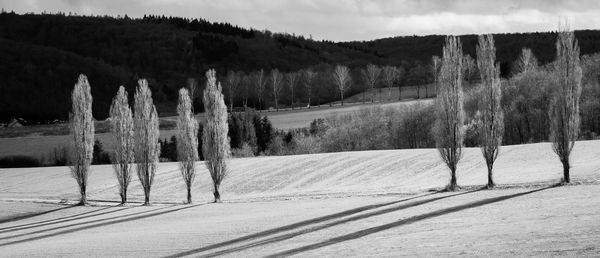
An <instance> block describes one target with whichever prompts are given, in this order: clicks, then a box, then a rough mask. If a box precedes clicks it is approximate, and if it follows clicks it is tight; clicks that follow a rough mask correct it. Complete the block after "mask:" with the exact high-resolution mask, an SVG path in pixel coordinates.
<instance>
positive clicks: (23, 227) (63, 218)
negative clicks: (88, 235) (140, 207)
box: [0, 207, 112, 234]
mask: <svg viewBox="0 0 600 258" xmlns="http://www.w3.org/2000/svg"><path fill="white" fill-rule="evenodd" d="M68 208H70V207H68ZM110 208H112V207H104V208H101V209H96V210H91V211H87V212H82V213H78V214H73V215H69V216H65V217H60V218H54V219H48V220H44V221H38V222H31V223H26V224H21V225H15V226H10V227H4V228H0V234H1V233H5V232H11V231H15V230H21V229H28V228H32V227H34V226H46V225H49V224H47V223H50V222H54V221H59V220H67V219H71V218H76V217H79V216H84V215H87V214H91V213H96V212H99V211H102V210H106V209H110ZM61 209H65V208H61ZM77 219H80V218H77ZM40 224H44V225H40ZM17 228H18V229H17Z"/></svg>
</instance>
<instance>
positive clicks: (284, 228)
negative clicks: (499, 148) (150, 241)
mask: <svg viewBox="0 0 600 258" xmlns="http://www.w3.org/2000/svg"><path fill="white" fill-rule="evenodd" d="M433 194H436V192H433V193H428V194H423V195H419V196H414V197H410V198H405V199H401V200H397V201H391V202H385V203H379V204H371V205H365V206H362V207H358V208H354V209H350V210H345V211H341V212H337V213H333V214H329V215H325V216H321V217H317V218H313V219H309V220H304V221H300V222H297V223H293V224H289V225H285V226H281V227H277V228H273V229H269V230H265V231H261V232H258V233H254V234H250V235H246V236H243V237H239V238H235V239H232V240H228V241H225V242H221V243H216V244H212V245H209V246H205V247H201V248H197V249H193V250H189V251H185V252H181V253H178V254H174V255H171V256H168V257H181V256H187V255H192V254H196V253H200V252H204V251H208V250H212V249H217V248H221V247H225V246H228V245H233V244H236V243H240V242H244V241H251V240H254V239H257V238H261V237H266V236H270V235H274V234H278V233H281V232H285V231H289V230H294V229H297V228H300V227H304V226H307V225H311V224H316V223H320V222H324V221H328V220H332V219H337V218H341V217H345V216H349V215H353V214H356V213H360V212H363V211H367V210H372V209H377V208H381V207H385V206H389V205H393V204H397V203H401V202H407V201H410V200H414V199H417V198H422V197H426V196H429V195H433Z"/></svg>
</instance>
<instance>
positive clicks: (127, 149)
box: [110, 86, 134, 204]
mask: <svg viewBox="0 0 600 258" xmlns="http://www.w3.org/2000/svg"><path fill="white" fill-rule="evenodd" d="M110 125H111V132H112V135H113V139H114V141H115V149H114V155H113V169H114V170H115V175H116V177H117V181H118V182H119V195H120V196H121V204H125V203H127V188H128V187H129V183H130V182H131V170H132V169H133V162H134V156H133V115H132V112H131V108H130V107H129V101H128V98H127V91H126V90H125V87H123V86H121V87H119V91H118V92H117V96H115V97H114V98H113V101H112V104H111V106H110Z"/></svg>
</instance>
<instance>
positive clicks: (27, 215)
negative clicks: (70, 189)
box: [0, 206, 73, 224]
mask: <svg viewBox="0 0 600 258" xmlns="http://www.w3.org/2000/svg"><path fill="white" fill-rule="evenodd" d="M69 208H73V206H66V207H60V208H56V209H52V210H47V211H43V212H35V213H28V214H25V215H21V216H16V217H10V218H8V219H2V220H0V224H4V223H8V222H14V221H19V220H24V219H28V218H33V217H37V216H40V215H44V214H48V213H52V212H55V211H60V210H64V209H69Z"/></svg>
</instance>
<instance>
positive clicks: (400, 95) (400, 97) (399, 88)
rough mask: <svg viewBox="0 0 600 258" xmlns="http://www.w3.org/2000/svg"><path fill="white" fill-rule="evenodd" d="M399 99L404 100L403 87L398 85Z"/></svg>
mask: <svg viewBox="0 0 600 258" xmlns="http://www.w3.org/2000/svg"><path fill="white" fill-rule="evenodd" d="M398 100H402V88H401V87H400V85H398Z"/></svg>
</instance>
